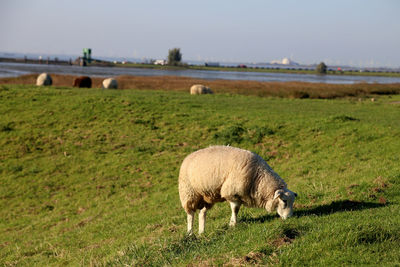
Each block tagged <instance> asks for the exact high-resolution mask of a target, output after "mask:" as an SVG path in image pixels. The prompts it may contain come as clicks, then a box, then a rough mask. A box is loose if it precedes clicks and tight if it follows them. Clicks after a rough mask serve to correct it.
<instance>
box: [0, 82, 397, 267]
mask: <svg viewBox="0 0 400 267" xmlns="http://www.w3.org/2000/svg"><path fill="white" fill-rule="evenodd" d="M395 100H396V101H399V100H400V98H399V96H396V97H394V98H388V97H381V98H379V99H378V101H377V102H369V101H363V102H358V101H351V100H295V99H277V98H260V97H253V96H239V95H205V96H190V95H188V94H187V93H183V92H161V91H139V90H118V91H104V90H99V89H89V90H82V89H71V88H66V87H52V88H35V87H32V86H29V85H24V86H18V85H1V86H0V103H1V105H0V114H2V116H1V119H0V182H1V187H0V237H1V238H0V263H1V264H5V265H27V266H28V265H29V266H32V265H34V264H37V265H48V264H51V265H54V264H57V265H62V264H70V265H77V264H80V265H88V264H95V265H103V264H109V265H114V264H115V265H121V264H137V265H143V264H147V265H163V264H173V265H177V264H179V265H185V264H188V263H203V264H213V265H217V264H222V263H230V264H231V265H238V264H254V263H259V264H265V263H272V264H280V265H287V264H291V265H293V264H296V265H297V264H303V265H304V264H314V265H317V264H318V265H322V264H324V265H348V264H354V265H359V264H377V263H380V264H383V265H391V264H394V263H397V264H399V263H400V256H399V254H398V248H399V247H400V237H399V236H400V226H399V221H400V205H399V201H400V196H399V193H398V192H399V190H400V184H399V180H400V165H399V161H400V154H399V153H398V152H399V151H400V142H399V141H398V140H399V138H400V123H399V120H400V105H398V104H391V103H389V102H392V101H395ZM210 144H231V145H235V146H239V147H242V148H246V149H250V150H253V151H255V152H257V153H259V154H260V155H261V156H262V157H264V158H265V159H266V160H267V161H268V162H269V163H270V165H271V166H272V167H273V168H274V169H275V170H276V171H277V172H278V173H279V174H280V175H281V176H282V177H283V178H284V179H285V181H286V182H287V183H288V184H289V187H290V189H292V190H294V191H296V192H297V193H299V198H298V199H297V200H296V212H295V217H294V218H291V219H289V220H287V221H281V220H280V219H278V218H277V217H276V216H275V215H274V214H266V213H265V212H264V211H262V210H258V209H249V208H242V210H241V211H240V213H239V223H238V225H237V227H236V228H234V229H229V228H228V227H227V224H228V221H229V216H230V211H229V207H228V205H227V204H226V203H223V204H219V205H216V206H215V207H214V208H213V209H212V210H211V211H210V212H209V213H208V225H207V228H206V234H205V235H204V236H203V237H195V238H186V237H185V235H184V232H185V229H186V222H185V220H186V215H185V213H184V211H183V209H182V208H181V207H180V203H179V198H178V192H177V174H178V169H179V165H180V163H181V161H182V160H183V158H184V157H185V155H187V154H188V153H190V152H192V151H194V150H196V149H199V148H202V147H206V146H208V145H210ZM196 222H197V220H196Z"/></svg>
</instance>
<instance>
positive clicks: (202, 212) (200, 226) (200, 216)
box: [199, 207, 207, 234]
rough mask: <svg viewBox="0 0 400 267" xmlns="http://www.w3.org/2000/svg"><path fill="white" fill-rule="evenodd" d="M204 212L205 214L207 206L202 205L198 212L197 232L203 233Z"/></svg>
mask: <svg viewBox="0 0 400 267" xmlns="http://www.w3.org/2000/svg"><path fill="white" fill-rule="evenodd" d="M206 214H207V208H206V207H204V208H202V209H201V210H200V213H199V234H202V233H204V229H205V227H206Z"/></svg>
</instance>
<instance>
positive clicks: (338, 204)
mask: <svg viewBox="0 0 400 267" xmlns="http://www.w3.org/2000/svg"><path fill="white" fill-rule="evenodd" d="M387 205H388V204H381V203H374V202H365V201H354V200H339V201H333V202H331V203H330V204H325V205H320V206H316V207H313V208H310V209H303V210H297V211H295V212H294V216H296V217H303V216H310V215H314V216H323V215H329V214H332V213H336V212H344V211H357V210H365V209H376V208H382V207H384V206H387Z"/></svg>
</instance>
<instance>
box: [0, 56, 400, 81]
mask: <svg viewBox="0 0 400 267" xmlns="http://www.w3.org/2000/svg"><path fill="white" fill-rule="evenodd" d="M0 62H8V63H26V64H38V65H64V66H68V65H79V62H77V59H75V60H72V59H70V60H58V59H57V58H53V59H50V58H49V57H47V58H43V59H32V58H28V57H25V58H15V57H14V58H12V57H0ZM88 66H96V67H121V68H137V69H158V70H204V71H230V72H259V73H286V74H316V72H315V70H314V69H312V68H311V67H301V66H282V65H277V66H274V67H253V66H246V65H243V64H242V65H238V66H201V65H188V64H182V65H179V66H170V65H155V64H149V63H130V62H128V63H125V64H122V63H114V62H110V61H102V60H96V59H94V60H93V62H92V63H90V64H88ZM324 75H348V76H376V77H400V71H369V70H364V71H361V72H360V71H359V70H351V71H349V70H346V71H337V70H332V69H328V71H327V73H326V74H324Z"/></svg>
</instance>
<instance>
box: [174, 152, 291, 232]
mask: <svg viewBox="0 0 400 267" xmlns="http://www.w3.org/2000/svg"><path fill="white" fill-rule="evenodd" d="M296 196H297V194H296V193H294V192H292V191H290V190H289V189H287V185H286V183H285V182H284V181H283V180H282V178H281V177H279V175H278V174H277V173H276V172H274V171H273V170H272V168H271V167H270V166H269V165H268V164H267V163H266V162H265V161H264V160H263V159H262V158H261V157H260V156H259V155H257V154H256V153H253V152H250V151H247V150H243V149H240V148H235V147H230V146H211V147H208V148H205V149H200V150H198V151H196V152H193V153H192V154H190V155H188V156H187V157H186V158H185V159H184V160H183V162H182V165H181V169H180V172H179V197H180V200H181V204H182V207H183V208H184V210H185V211H186V213H187V224H188V225H187V231H188V234H192V228H193V219H194V214H195V212H196V210H197V209H199V210H200V214H199V233H200V234H202V233H203V232H204V229H205V222H206V212H207V210H208V209H210V208H211V207H212V206H213V205H214V204H215V203H216V202H223V201H228V202H229V203H230V206H231V209H232V217H231V219H230V224H229V225H230V226H234V225H235V224H236V217H237V214H238V212H239V208H240V206H241V205H242V204H244V205H245V206H248V207H260V208H265V209H266V210H267V211H270V212H271V211H273V210H275V209H276V210H277V212H278V214H279V215H280V216H281V218H282V219H286V218H288V217H290V216H292V214H293V202H294V200H295V197H296Z"/></svg>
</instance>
